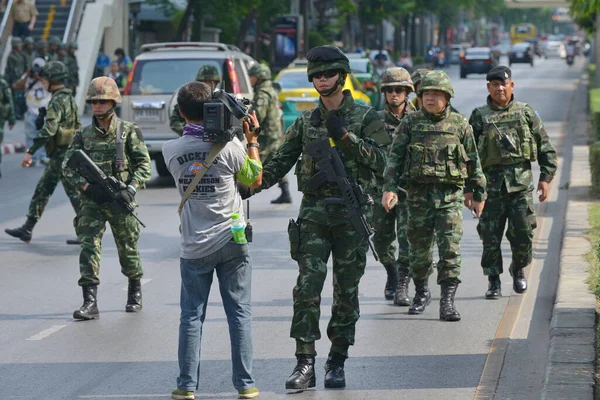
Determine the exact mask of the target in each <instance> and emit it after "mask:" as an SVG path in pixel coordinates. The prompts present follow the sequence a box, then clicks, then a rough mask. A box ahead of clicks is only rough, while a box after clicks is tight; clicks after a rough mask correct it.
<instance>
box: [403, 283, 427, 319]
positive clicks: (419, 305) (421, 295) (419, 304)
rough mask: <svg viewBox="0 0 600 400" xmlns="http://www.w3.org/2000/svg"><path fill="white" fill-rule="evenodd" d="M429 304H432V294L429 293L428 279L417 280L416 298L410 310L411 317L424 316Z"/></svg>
mask: <svg viewBox="0 0 600 400" xmlns="http://www.w3.org/2000/svg"><path fill="white" fill-rule="evenodd" d="M429 303H431V292H430V291H429V285H428V283H427V279H424V280H422V281H417V280H415V297H414V298H413V301H412V304H411V305H410V307H409V308H408V313H409V314H411V315H418V314H423V311H425V307H427V306H428V305H429Z"/></svg>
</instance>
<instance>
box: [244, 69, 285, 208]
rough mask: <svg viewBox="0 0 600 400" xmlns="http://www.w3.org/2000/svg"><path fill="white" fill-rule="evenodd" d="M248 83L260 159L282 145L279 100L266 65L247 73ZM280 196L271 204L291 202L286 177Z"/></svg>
mask: <svg viewBox="0 0 600 400" xmlns="http://www.w3.org/2000/svg"><path fill="white" fill-rule="evenodd" d="M248 75H249V76H250V83H251V84H252V88H253V89H254V98H253V99H252V107H251V110H250V111H256V117H257V118H258V122H259V123H260V128H261V131H260V136H259V137H258V144H259V145H260V148H259V149H260V159H261V160H266V159H267V157H268V156H269V155H270V154H272V153H273V152H275V150H277V148H279V146H280V145H281V143H282V140H283V132H282V128H281V119H280V112H281V111H280V109H279V98H278V96H277V92H276V91H275V88H274V87H273V83H272V82H271V71H270V70H269V67H267V66H266V65H263V64H260V63H256V64H254V65H253V66H252V67H251V68H250V70H249V71H248ZM279 188H280V189H281V195H280V196H279V197H278V198H276V199H275V200H271V203H272V204H289V203H291V202H292V197H291V196H290V189H289V183H288V178H287V175H286V176H284V177H283V179H282V180H281V181H280V182H279Z"/></svg>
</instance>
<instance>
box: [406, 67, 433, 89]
mask: <svg viewBox="0 0 600 400" xmlns="http://www.w3.org/2000/svg"><path fill="white" fill-rule="evenodd" d="M430 71H431V69H429V68H417V69H416V70H415V72H413V74H412V76H411V78H412V81H413V84H414V85H418V84H419V83H421V80H422V79H423V77H424V76H425V74H427V73H428V72H430Z"/></svg>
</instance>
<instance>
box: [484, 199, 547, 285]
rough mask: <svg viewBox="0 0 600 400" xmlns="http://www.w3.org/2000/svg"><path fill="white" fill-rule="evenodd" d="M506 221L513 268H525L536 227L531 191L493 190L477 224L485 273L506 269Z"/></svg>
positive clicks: (530, 256)
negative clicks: (504, 237) (504, 259)
mask: <svg viewBox="0 0 600 400" xmlns="http://www.w3.org/2000/svg"><path fill="white" fill-rule="evenodd" d="M507 221H508V229H507V230H506V238H507V239H508V241H509V243H510V248H511V252H512V263H513V264H514V268H515V269H522V268H525V267H526V266H528V265H529V264H530V263H531V258H532V245H533V230H534V229H535V228H536V227H537V222H536V220H535V209H534V207H533V197H532V194H531V192H529V191H522V192H517V193H507V192H506V191H503V192H500V193H498V192H491V193H489V194H488V198H487V200H486V202H485V207H484V209H483V213H482V214H481V218H480V219H479V224H478V225H477V232H478V233H479V238H480V239H481V240H482V242H483V254H482V256H481V267H482V268H483V273H484V274H485V275H500V274H502V272H503V268H502V251H501V248H500V247H501V244H502V235H503V234H504V229H505V227H506V222H507Z"/></svg>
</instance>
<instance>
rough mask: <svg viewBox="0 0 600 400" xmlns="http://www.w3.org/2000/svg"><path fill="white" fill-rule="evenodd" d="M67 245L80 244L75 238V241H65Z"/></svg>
mask: <svg viewBox="0 0 600 400" xmlns="http://www.w3.org/2000/svg"><path fill="white" fill-rule="evenodd" d="M67 244H81V242H80V241H79V239H77V238H75V239H67Z"/></svg>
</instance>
